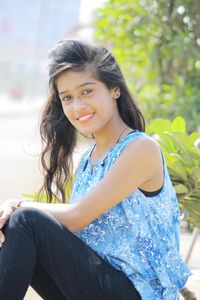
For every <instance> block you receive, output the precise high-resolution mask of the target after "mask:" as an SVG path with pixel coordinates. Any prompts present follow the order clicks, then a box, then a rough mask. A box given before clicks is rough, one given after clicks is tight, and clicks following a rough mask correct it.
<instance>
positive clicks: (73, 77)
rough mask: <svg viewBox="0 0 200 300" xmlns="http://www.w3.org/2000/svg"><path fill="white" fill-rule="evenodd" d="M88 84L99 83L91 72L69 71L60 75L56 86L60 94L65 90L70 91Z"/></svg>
mask: <svg viewBox="0 0 200 300" xmlns="http://www.w3.org/2000/svg"><path fill="white" fill-rule="evenodd" d="M87 82H94V83H97V82H98V80H97V79H96V78H95V77H94V75H93V74H92V72H91V71H90V70H84V71H73V70H67V71H64V72H62V73H61V74H60V75H58V77H57V79H56V86H57V89H58V91H59V92H60V91H62V90H63V89H64V90H68V91H70V90H73V89H76V88H78V87H79V86H81V85H82V84H84V83H87Z"/></svg>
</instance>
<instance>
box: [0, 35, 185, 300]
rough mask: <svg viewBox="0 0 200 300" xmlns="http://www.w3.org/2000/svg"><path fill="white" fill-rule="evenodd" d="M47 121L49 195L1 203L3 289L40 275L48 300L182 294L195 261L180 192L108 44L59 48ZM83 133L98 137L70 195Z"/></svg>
mask: <svg viewBox="0 0 200 300" xmlns="http://www.w3.org/2000/svg"><path fill="white" fill-rule="evenodd" d="M40 129H41V136H42V139H43V141H44V142H45V146H44V149H43V152H42V155H41V161H42V165H43V168H44V172H45V176H44V186H43V190H45V191H46V193H47V196H48V203H39V202H34V201H32V202H31V201H20V200H9V201H5V202H4V203H3V204H2V205H1V206H0V224H1V225H0V228H1V231H0V241H1V248H0V299H1V300H19V299H23V297H24V295H25V293H26V291H27V289H28V286H29V285H31V286H32V287H33V289H34V290H35V291H36V292H37V293H38V294H39V295H40V296H41V297H42V298H43V299H47V300H64V299H65V300H112V299H113V300H139V299H142V300H161V299H162V300H177V299H178V291H179V289H180V288H182V287H183V286H184V285H185V283H186V281H187V278H188V276H189V275H190V271H189V270H188V268H187V266H186V265H185V263H184V262H183V260H182V259H181V257H180V255H179V219H180V218H179V207H178V202H177V198H176V194H175V191H174V189H173V186H172V183H171V181H170V178H169V175H168V172H167V167H166V164H165V160H164V157H163V154H162V151H161V149H160V147H159V145H158V144H157V143H156V142H155V141H154V140H153V139H152V138H151V137H150V136H148V135H147V134H146V133H145V132H144V119H143V116H142V114H141V112H140V111H139V109H138V108H137V106H136V104H135V102H134V100H133V98H132V96H131V95H130V92H129V91H128V88H127V85H126V83H125V80H124V77H123V75H122V72H121V70H120V68H119V66H118V64H117V62H116V60H115V58H114V57H113V55H112V54H111V53H110V52H109V51H108V50H107V49H105V48H104V47H96V46H93V45H90V44H87V43H84V42H81V41H77V40H63V41H61V42H59V43H58V44H57V45H56V46H55V47H54V48H53V49H52V51H51V52H50V54H49V98H48V101H47V103H46V106H45V108H44V112H43V115H42V121H41V128H40ZM78 133H81V134H83V135H85V136H87V137H90V138H93V139H94V143H93V144H92V145H91V146H90V147H89V148H88V149H87V150H86V152H85V153H84V154H83V156H82V158H81V160H80V163H79V166H78V168H77V170H76V175H75V179H74V184H73V189H72V194H71V197H70V199H69V202H68V203H66V202H67V199H65V192H64V191H65V186H66V183H67V181H68V180H69V178H71V176H72V175H73V174H72V155H73V152H74V148H75V146H76V143H77V136H78ZM55 197H57V198H59V199H60V203H52V202H53V201H52V200H53V199H55Z"/></svg>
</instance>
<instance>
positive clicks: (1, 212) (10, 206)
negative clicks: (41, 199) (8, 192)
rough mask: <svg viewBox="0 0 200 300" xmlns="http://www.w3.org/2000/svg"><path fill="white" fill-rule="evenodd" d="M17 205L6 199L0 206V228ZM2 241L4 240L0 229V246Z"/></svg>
mask: <svg viewBox="0 0 200 300" xmlns="http://www.w3.org/2000/svg"><path fill="white" fill-rule="evenodd" d="M18 207H19V205H18V203H17V202H14V201H12V200H8V201H6V202H4V203H3V204H2V205H1V206H0V229H2V228H3V226H4V225H5V223H6V222H7V220H8V219H9V218H10V216H11V214H12V213H13V211H15V209H17V208H18ZM4 242H5V236H4V234H3V232H2V231H1V230H0V247H1V246H2V243H4Z"/></svg>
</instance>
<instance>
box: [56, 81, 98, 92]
mask: <svg viewBox="0 0 200 300" xmlns="http://www.w3.org/2000/svg"><path fill="white" fill-rule="evenodd" d="M89 84H96V82H90V81H89V82H84V83H81V84H80V85H78V86H77V87H75V89H77V88H79V87H82V86H85V85H89ZM67 92H69V91H67V90H66V91H62V92H60V93H59V95H62V94H65V93H67Z"/></svg>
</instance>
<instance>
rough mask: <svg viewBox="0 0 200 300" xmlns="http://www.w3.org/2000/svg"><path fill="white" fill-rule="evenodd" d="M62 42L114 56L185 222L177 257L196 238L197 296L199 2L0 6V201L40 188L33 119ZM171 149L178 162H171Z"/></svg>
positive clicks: (192, 261) (85, 0)
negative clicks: (156, 144) (158, 147)
mask: <svg viewBox="0 0 200 300" xmlns="http://www.w3.org/2000/svg"><path fill="white" fill-rule="evenodd" d="M63 38H78V39H83V40H85V41H92V42H95V43H98V44H104V45H106V46H107V47H108V48H110V49H111V50H112V52H113V53H114V55H115V56H116V58H117V60H118V62H119V64H120V66H121V68H122V71H123V72H124V74H125V77H126V79H127V82H128V85H129V88H130V90H131V92H132V93H133V94H134V95H135V98H136V99H137V102H138V103H139V106H140V108H141V110H142V112H143V114H144V115H145V118H146V120H147V131H148V132H149V133H150V134H155V133H156V134H157V136H159V137H160V141H162V146H163V147H164V150H165V156H166V158H167V166H168V168H169V171H170V175H171V176H172V179H173V184H174V185H175V187H176V192H177V195H178V199H179V203H180V206H181V208H182V209H183V210H184V211H185V212H186V214H187V215H188V216H189V218H190V221H189V222H186V223H184V224H186V225H185V229H183V234H182V249H181V251H182V253H183V256H184V257H188V253H189V252H188V251H189V249H190V248H191V243H192V239H193V242H194V245H195V247H194V248H193V249H192V248H191V253H192V255H191V256H190V257H189V258H188V261H189V266H190V267H191V268H192V270H193V271H194V276H193V277H192V280H191V281H190V282H189V285H190V286H191V287H192V289H194V290H195V291H196V292H197V294H198V295H199V297H200V289H199V282H200V271H199V270H200V259H199V248H200V235H199V230H198V229H197V228H200V165H199V161H200V159H199V158H200V154H199V153H200V152H199V151H200V150H198V149H199V148H200V135H199V132H200V2H199V1H196V0H181V1H180V0H167V1H163V0H139V1H138V0H129V1H127V0H98V1H94V0H73V1H69V0H59V1H56V0H34V1H33V0H28V1H27V0H0V170H1V173H0V191H1V194H0V197H1V198H0V201H3V200H5V199H8V198H14V197H17V198H21V197H22V194H23V193H26V194H32V193H34V192H36V191H38V189H39V188H40V186H41V184H42V175H41V172H40V168H39V154H40V151H41V142H40V137H39V120H40V116H41V111H42V107H43V105H44V103H45V101H46V98H47V95H48V82H47V55H48V52H49V50H50V49H51V48H52V47H53V46H54V45H55V44H56V43H57V42H58V41H59V40H61V39H63ZM177 116H180V117H181V119H180V118H179V119H177V120H176V121H173V120H174V118H175V117H177ZM160 118H162V119H163V120H164V121H160V120H159V119H160ZM155 120H156V121H155ZM165 131H168V133H169V134H170V136H171V140H170V139H169V134H168V137H167V138H166V135H163V132H165ZM175 131H176V132H178V135H177V134H176V135H175V134H174V132H175ZM172 146H173V147H172ZM171 148H173V151H172V152H175V153H176V159H177V160H178V158H180V159H179V161H178V162H177V161H174V160H170V159H171V158H170V157H171V152H170V151H171ZM76 155H77V156H76V157H75V158H77V159H78V157H79V156H80V153H79V151H77V152H76ZM177 183H178V185H177ZM191 221H192V226H191V227H190V226H188V224H189V225H190V222H191ZM194 226H195V228H196V232H195V234H194V232H193V236H192V235H191V231H192V230H193V228H194ZM183 227H184V226H183ZM184 230H185V231H184ZM27 297H28V298H27V300H30V299H31V300H33V299H36V298H37V297H36V296H34V295H32V294H31V295H28V296H27ZM34 297H36V298H34ZM37 299H38V298H37ZM199 299H200V298H199Z"/></svg>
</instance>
